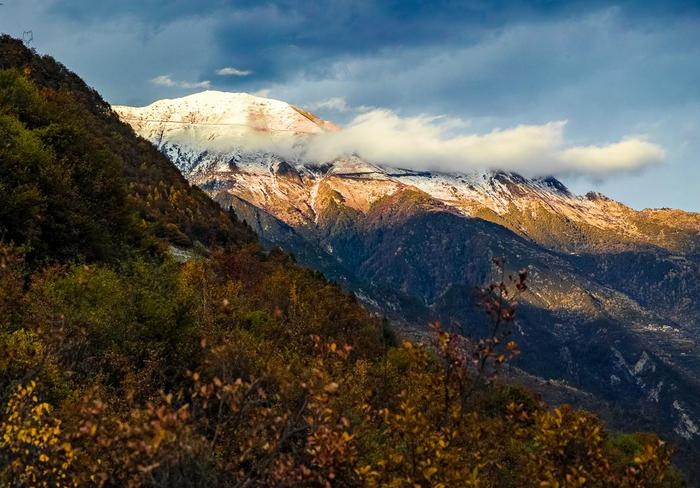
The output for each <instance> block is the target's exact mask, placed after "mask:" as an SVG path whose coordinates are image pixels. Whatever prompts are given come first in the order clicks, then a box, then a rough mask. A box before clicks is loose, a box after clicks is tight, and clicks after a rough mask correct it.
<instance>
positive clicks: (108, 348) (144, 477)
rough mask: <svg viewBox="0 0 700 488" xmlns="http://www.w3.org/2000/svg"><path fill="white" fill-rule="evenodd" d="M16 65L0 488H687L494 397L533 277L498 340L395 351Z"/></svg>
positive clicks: (6, 210) (73, 85)
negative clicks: (513, 327)
mask: <svg viewBox="0 0 700 488" xmlns="http://www.w3.org/2000/svg"><path fill="white" fill-rule="evenodd" d="M0 67H1V68H2V70H0V133H1V135H0V404H1V406H0V484H2V485H3V486H47V487H48V486H239V487H243V486H246V487H252V486H340V487H342V486H393V487H403V486H443V487H453V486H494V487H496V486H497V487H507V486H513V487H521V486H540V487H545V486H551V487H554V486H600V487H607V486H649V487H656V486H679V485H680V484H681V481H680V477H679V475H678V474H677V473H676V472H675V470H674V469H673V468H672V467H670V455H671V449H670V448H669V447H668V446H667V445H665V444H664V443H663V442H661V441H660V440H659V439H658V438H657V437H656V436H655V435H654V434H639V433H638V434H611V433H608V432H606V430H605V429H604V428H603V426H602V425H601V423H600V422H599V421H598V420H597V419H596V418H595V417H594V416H593V415H591V414H589V413H587V412H584V411H580V410H573V409H571V408H567V407H562V408H557V409H549V408H547V407H546V406H545V405H543V404H542V403H541V402H540V401H538V400H537V398H535V397H534V396H533V395H532V394H530V393H528V392H527V391H524V390H521V389H519V388H514V387H511V386H508V385H507V384H503V383H501V382H499V381H497V380H496V379H495V378H494V373H495V372H497V371H498V369H499V365H502V364H503V363H506V362H507V361H508V360H509V359H510V358H511V357H513V356H515V355H517V353H518V346H517V344H515V343H513V342H511V341H510V340H509V338H508V333H509V326H510V324H512V320H513V316H514V314H515V310H516V309H515V306H514V303H515V301H516V300H517V296H518V295H519V294H521V293H525V292H526V289H527V285H526V283H527V275H526V274H525V273H522V274H520V275H516V276H515V277H513V278H512V279H510V278H509V277H508V275H507V273H506V274H504V275H503V278H502V280H503V283H499V284H497V285H494V286H493V287H491V288H488V289H486V290H483V291H482V304H483V308H484V313H485V314H486V316H487V317H489V318H490V319H491V327H490V329H489V332H488V334H487V336H486V337H484V339H483V340H481V341H479V342H477V343H474V342H467V341H465V340H464V339H462V338H460V337H459V336H458V335H455V334H451V333H449V332H447V330H449V327H447V325H446V326H445V330H443V329H442V328H440V327H439V326H437V325H436V326H434V327H433V341H432V342H431V343H430V344H427V345H423V344H417V343H412V342H408V341H405V342H402V341H400V340H397V339H396V338H395V336H394V334H393V333H392V331H391V329H390V326H389V324H387V323H386V321H384V320H382V319H381V318H380V317H377V316H374V315H372V314H370V313H369V312H367V311H366V310H365V309H364V308H363V307H362V306H361V305H360V304H359V303H358V302H357V301H356V299H355V298H354V297H353V296H352V295H350V294H348V293H346V292H344V291H343V290H342V289H340V288H339V287H338V286H336V285H334V284H332V283H329V282H328V281H326V280H325V279H324V278H323V277H322V276H321V275H319V274H318V273H314V272H311V271H308V270H306V269H303V268H301V267H299V266H298V265H297V264H295V262H294V259H293V258H291V257H290V256H288V255H286V254H284V253H282V252H279V251H271V252H264V251H263V250H262V248H261V246H260V245H259V244H258V243H257V241H256V240H255V238H254V236H253V234H252V232H251V231H250V229H249V228H248V227H247V225H245V224H244V223H243V222H239V221H238V220H237V219H236V218H235V216H233V215H232V214H231V213H227V212H224V211H221V210H220V208H219V207H218V206H217V205H216V204H215V203H214V202H212V201H211V200H210V199H209V198H208V197H207V196H206V195H204V194H203V193H202V192H201V191H199V190H197V189H196V188H192V187H190V186H189V185H188V184H187V182H186V181H185V180H184V179H183V178H182V177H181V176H180V175H179V173H178V171H177V169H176V168H175V167H173V166H172V165H171V163H170V162H169V161H168V160H167V159H166V158H165V156H163V155H161V154H160V153H159V152H158V151H157V150H156V149H155V148H154V147H153V146H152V145H151V144H150V143H148V142H146V141H145V140H143V139H140V138H138V137H137V136H136V135H135V134H134V133H133V132H132V130H131V129H130V128H129V127H127V126H126V125H124V124H122V123H121V122H119V120H118V119H117V117H116V116H115V115H114V114H113V113H112V111H111V109H110V108H109V106H108V105H107V104H106V103H105V102H104V101H102V100H101V98H100V97H99V95H98V94H97V93H96V92H94V91H93V90H91V89H89V88H88V87H86V86H85V84H84V83H83V82H82V81H81V80H80V79H79V78H78V77H77V76H76V75H74V74H72V73H71V72H69V71H68V70H67V69H66V68H64V67H63V66H62V65H60V64H58V63H57V62H55V61H54V60H53V59H51V58H48V57H39V56H38V55H36V54H35V53H33V52H31V51H30V50H28V49H27V48H25V47H24V46H23V45H22V44H21V43H20V42H19V41H17V40H14V39H11V38H9V37H2V38H0ZM172 250H176V251H177V253H176V255H177V256H178V259H174V258H173V257H171V251H172ZM496 264H497V265H498V266H503V264H502V263H496Z"/></svg>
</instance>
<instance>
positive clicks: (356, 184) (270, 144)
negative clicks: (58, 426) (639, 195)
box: [114, 91, 699, 240]
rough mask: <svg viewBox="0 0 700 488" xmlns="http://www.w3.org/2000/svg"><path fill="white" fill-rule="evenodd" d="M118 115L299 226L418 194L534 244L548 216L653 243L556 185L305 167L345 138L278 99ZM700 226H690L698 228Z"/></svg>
mask: <svg viewBox="0 0 700 488" xmlns="http://www.w3.org/2000/svg"><path fill="white" fill-rule="evenodd" d="M114 110H115V111H116V112H117V114H118V115H119V116H120V117H121V118H122V120H124V121H125V122H127V123H129V124H130V125H131V126H132V127H133V128H134V130H135V131H136V132H137V133H138V134H139V135H141V136H143V137H144V138H146V139H148V140H150V141H152V142H153V143H154V144H156V146H158V147H159V149H160V150H161V151H163V152H164V153H165V154H166V155H168V156H169V157H170V159H171V160H172V161H173V162H174V163H175V164H176V165H177V166H178V168H179V169H180V170H181V171H182V173H183V174H184V175H185V177H187V178H188V179H189V180H190V181H191V182H192V183H194V184H197V185H199V186H201V187H202V188H204V189H205V190H206V191H208V192H209V193H210V194H211V195H212V196H216V195H217V194H218V193H219V192H221V191H224V192H228V193H230V194H232V195H235V196H237V197H240V198H243V199H245V200H247V201H249V202H250V203H252V204H253V205H255V206H258V207H260V208H263V209H265V210H266V211H268V212H270V213H272V214H273V215H274V216H276V217H277V218H279V219H281V220H282V221H284V222H286V223H288V224H290V225H293V226H298V225H302V224H303V225H315V224H316V223H317V222H318V206H319V202H320V201H322V200H323V198H322V196H323V194H325V193H328V192H330V191H333V192H336V193H337V194H339V195H341V196H342V198H343V199H344V204H345V205H346V206H348V207H351V208H354V209H356V210H358V211H361V212H365V211H367V209H368V208H369V206H370V205H372V203H374V202H375V201H377V200H378V199H380V198H382V197H386V196H389V195H392V194H393V193H395V192H396V191H398V190H400V189H403V188H410V187H413V188H417V189H419V190H421V191H422V192H425V193H426V194H428V195H429V196H430V197H432V198H433V199H435V200H436V201H439V202H442V203H443V204H444V205H446V206H448V207H450V208H452V209H454V210H455V211H457V212H459V213H461V214H463V215H467V216H477V217H480V218H486V219H489V220H494V221H497V222H498V223H500V224H502V225H507V226H509V227H510V228H511V229H512V230H515V231H516V232H519V233H521V234H523V235H525V236H527V237H532V238H537V236H535V235H534V234H533V229H532V228H531V227H532V226H531V225H530V226H528V225H525V224H524V223H523V220H533V219H534V220H537V219H538V215H539V217H541V216H542V212H547V213H551V214H553V215H556V217H557V219H562V220H563V221H565V222H575V223H579V224H581V225H585V226H587V227H589V228H595V229H602V230H611V229H612V230H614V231H615V232H616V233H617V234H618V235H621V236H625V238H627V239H632V240H639V239H641V240H645V239H646V240H648V238H647V237H646V236H643V235H642V233H641V232H640V230H639V228H638V226H637V225H636V224H635V223H634V218H631V215H633V214H635V215H636V212H635V211H633V210H632V209H629V208H628V207H625V206H624V205H622V204H620V203H618V202H615V201H613V200H610V199H607V198H605V197H602V196H597V195H593V194H589V195H586V196H578V195H574V194H572V193H571V192H570V191H569V190H568V189H567V188H566V187H565V186H564V185H563V184H562V183H561V182H559V181H558V180H556V179H554V178H534V179H533V178H523V177H521V176H519V175H517V174H514V173H506V172H494V171H484V172H478V171H472V172H469V173H462V174H457V173H451V174H445V173H438V172H428V171H413V170H408V169H398V168H389V167H386V166H382V165H378V164H373V163H371V162H368V161H365V160H363V159H362V158H361V157H359V156H357V155H348V156H344V157H340V158H337V159H335V160H333V161H308V160H304V156H303V154H304V151H303V147H304V144H305V143H306V141H308V140H309V138H312V137H314V136H315V135H318V134H322V133H324V132H326V131H338V130H341V129H339V128H338V127H337V126H335V125H334V124H332V123H331V122H328V121H324V120H322V119H320V118H318V117H316V116H315V115H313V114H311V113H309V112H306V111H304V110H303V109H300V108H297V107H295V106H293V105H290V104H288V103H286V102H283V101H279V100H272V99H267V98H262V97H257V96H253V95H249V94H246V93H227V92H220V91H205V92H201V93H197V94H194V95H189V96H186V97H183V98H177V99H166V100H159V101H157V102H154V103H152V104H151V105H148V106H146V107H126V106H115V107H114ZM280 168H282V170H280ZM698 220H699V219H697V218H694V217H693V218H691V221H692V222H693V223H694V224H693V225H697V224H696V222H698ZM538 232H539V231H538Z"/></svg>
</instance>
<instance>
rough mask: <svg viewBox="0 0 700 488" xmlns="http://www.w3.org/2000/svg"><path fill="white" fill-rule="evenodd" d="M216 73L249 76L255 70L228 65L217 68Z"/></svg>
mask: <svg viewBox="0 0 700 488" xmlns="http://www.w3.org/2000/svg"><path fill="white" fill-rule="evenodd" d="M216 74H217V75H219V76H248V75H252V74H253V72H252V71H251V70H249V69H238V68H233V67H231V66H226V67H225V68H221V69H217V70H216Z"/></svg>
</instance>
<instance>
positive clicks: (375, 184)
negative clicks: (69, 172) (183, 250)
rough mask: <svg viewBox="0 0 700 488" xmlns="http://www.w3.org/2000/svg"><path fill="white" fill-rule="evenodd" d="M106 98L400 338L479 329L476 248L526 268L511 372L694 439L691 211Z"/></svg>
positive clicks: (209, 103)
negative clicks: (406, 163) (316, 150)
mask: <svg viewBox="0 0 700 488" xmlns="http://www.w3.org/2000/svg"><path fill="white" fill-rule="evenodd" d="M114 109H115V110H116V111H117V113H118V114H119V116H120V117H121V118H122V120H124V121H126V122H127V123H129V124H130V125H131V126H132V127H133V128H134V129H135V130H136V132H137V133H139V134H140V135H142V136H143V137H145V138H147V139H149V140H150V141H151V142H153V143H154V144H156V145H157V146H158V147H159V148H160V150H161V151H162V152H163V153H165V154H166V155H168V157H170V159H171V160H172V161H173V162H174V163H175V165H176V166H177V167H178V168H179V169H180V171H181V172H182V173H183V175H184V176H185V177H187V179H188V180H189V181H190V182H192V183H194V184H196V185H198V186H199V187H200V188H202V189H204V190H205V191H206V192H207V193H208V194H209V195H210V196H211V197H212V198H214V199H215V200H216V201H217V202H219V203H220V204H221V205H222V206H223V207H224V208H233V209H234V210H235V212H236V213H237V215H239V217H240V218H243V219H245V220H246V221H247V222H248V223H249V224H250V225H251V226H252V227H253V228H254V230H255V231H256V232H257V233H258V235H259V236H260V237H261V239H262V240H263V242H265V243H266V245H268V246H280V247H282V248H284V249H286V250H287V251H289V252H291V253H293V254H294V255H295V256H296V257H297V259H298V260H299V261H300V262H302V263H303V264H305V265H308V266H311V267H314V268H316V269H318V270H320V271H323V272H324V273H325V274H326V275H327V276H329V277H331V278H332V279H334V280H336V281H339V282H342V283H344V284H345V286H347V287H349V288H350V289H352V290H353V291H354V292H355V293H356V294H357V296H358V297H360V298H361V299H362V300H363V301H365V303H366V304H367V305H368V306H370V307H371V308H373V309H375V310H377V311H379V312H381V313H382V314H385V315H387V316H388V317H390V318H391V319H393V320H394V321H395V322H396V323H398V324H402V325H401V327H403V328H404V329H405V330H406V331H408V332H407V333H408V334H417V335H421V334H425V333H426V330H427V324H428V323H429V322H431V321H435V320H439V321H441V322H442V323H444V324H452V325H455V326H456V325H457V324H458V325H459V327H464V328H465V330H466V331H467V332H468V333H469V334H473V335H478V334H479V331H481V330H482V327H484V320H483V317H482V316H481V315H480V313H479V311H478V307H477V304H476V303H475V301H474V290H475V289H476V288H477V287H480V286H483V285H485V284H487V283H488V282H490V281H491V280H492V279H493V278H494V274H493V272H494V270H493V268H492V263H491V261H492V258H494V257H505V258H506V262H507V266H508V269H509V270H510V271H511V272H513V271H515V270H518V269H521V268H523V269H527V270H528V271H529V275H530V277H531V278H530V280H531V281H530V291H529V292H528V293H527V294H526V296H524V297H523V303H522V306H521V308H520V310H519V318H518V320H517V322H516V325H517V327H516V328H515V330H514V335H515V336H516V337H517V341H518V342H519V343H521V344H522V348H523V353H522V355H521V357H520V358H519V359H518V361H517V363H516V365H517V368H518V369H517V371H515V372H513V375H515V376H518V377H520V379H521V380H522V381H526V382H530V383H532V382H534V383H535V384H538V385H539V387H540V389H541V391H543V392H544V394H545V395H550V396H552V397H554V398H558V399H559V400H560V401H561V399H562V398H565V399H567V400H568V401H575V402H576V401H578V402H580V401H583V400H582V399H589V400H590V401H593V402H594V403H596V405H597V408H598V409H599V411H604V412H607V414H608V415H610V417H611V418H610V421H611V422H613V423H614V425H618V426H631V425H634V426H635V428H656V429H662V430H663V431H664V432H666V433H668V435H671V436H674V437H676V438H678V439H680V440H681V441H682V442H685V443H688V444H692V445H695V444H696V443H697V442H698V435H700V432H699V430H698V426H699V425H700V420H699V419H700V410H697V408H698V407H697V406H698V405H700V384H698V381H697V374H698V372H699V371H700V354H699V353H698V351H697V348H696V347H695V344H696V342H697V340H698V338H699V336H700V301H699V300H697V299H696V298H697V297H698V296H700V288H699V286H700V285H698V282H697V280H696V279H695V277H696V276H697V275H698V273H699V272H700V215H698V214H693V213H687V212H683V211H680V210H670V209H659V210H644V211H637V210H634V209H632V208H630V207H627V206H625V205H624V204H622V203H619V202H616V201H614V200H612V199H610V198H607V197H606V196H604V195H602V194H600V193H596V192H589V193H587V194H585V195H577V194H575V193H573V192H572V191H571V190H569V189H568V188H567V187H566V186H565V185H564V184H563V183H562V182H561V181H559V180H558V179H556V178H554V177H536V178H526V177H523V176H520V175H518V174H517V173H514V172H506V171H488V170H486V171H470V172H437V171H417V170H411V169H405V168H400V167H392V166H390V165H386V164H380V163H377V162H373V161H369V160H367V159H364V158H362V157H361V156H360V155H357V154H346V155H340V156H338V157H335V158H333V159H330V160H318V159H316V160H314V159H310V158H309V152H308V151H306V150H305V148H306V147H307V146H308V145H309V144H313V139H314V138H315V137H324V136H325V135H326V134H329V133H331V134H337V133H339V132H340V133H342V131H343V130H345V129H341V128H339V126H337V125H336V124H333V123H332V122H328V121H325V120H322V119H321V118H319V117H317V116H315V115H313V114H311V113H310V112H308V111H305V110H303V109H301V108H297V107H295V106H293V105H290V104H287V103H285V102H281V101H277V100H271V99H266V98H261V97H256V96H251V95H247V94H242V93H224V92H211V91H210V92H204V93H199V94H195V95H191V96H188V97H184V98H181V99H172V100H161V101H158V102H155V103H154V104H152V105H149V106H147V107H142V108H133V107H124V106H117V107H114ZM591 399H592V400H591ZM611 412H617V413H614V414H613V413H611ZM632 412H634V415H630V414H631V413H632ZM632 419H634V420H632Z"/></svg>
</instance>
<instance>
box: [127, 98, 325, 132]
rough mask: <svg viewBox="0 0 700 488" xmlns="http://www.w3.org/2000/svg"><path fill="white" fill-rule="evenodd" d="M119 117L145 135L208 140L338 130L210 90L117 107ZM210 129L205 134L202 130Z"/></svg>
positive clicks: (283, 108)
mask: <svg viewBox="0 0 700 488" xmlns="http://www.w3.org/2000/svg"><path fill="white" fill-rule="evenodd" d="M113 108H114V110H115V111H116V112H117V114H119V116H120V117H121V118H122V119H123V120H126V121H127V122H129V123H130V124H131V125H132V126H135V127H136V126H138V127H139V128H140V129H141V130H142V131H143V130H145V131H147V132H154V133H161V134H163V133H166V132H167V133H171V134H173V133H174V134H176V133H178V132H182V131H191V130H192V129H193V128H197V129H199V130H200V132H204V133H200V134H199V136H200V137H205V140H213V139H218V138H220V136H222V135H224V132H228V133H234V134H236V135H243V133H248V132H250V131H252V132H268V133H289V134H317V133H321V132H325V131H329V130H330V131H334V130H338V128H337V127H336V126H335V125H333V124H332V123H330V122H327V121H325V120H322V119H320V118H319V117H316V116H315V115H313V114H311V113H309V112H306V111H305V110H302V109H300V108H297V107H295V106H294V105H291V104H289V103H287V102H283V101H281V100H275V99H272V98H263V97H259V96H256V95H252V94H250V93H244V92H224V91H216V90H206V91H202V92H199V93H193V94H192V95H187V96H184V97H181V98H172V99H163V100H158V101H155V102H153V103H151V104H150V105H147V106H145V107H129V106H123V105H116V106H114V107H113ZM204 127H206V128H207V129H205V130H203V131H202V128H204Z"/></svg>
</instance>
